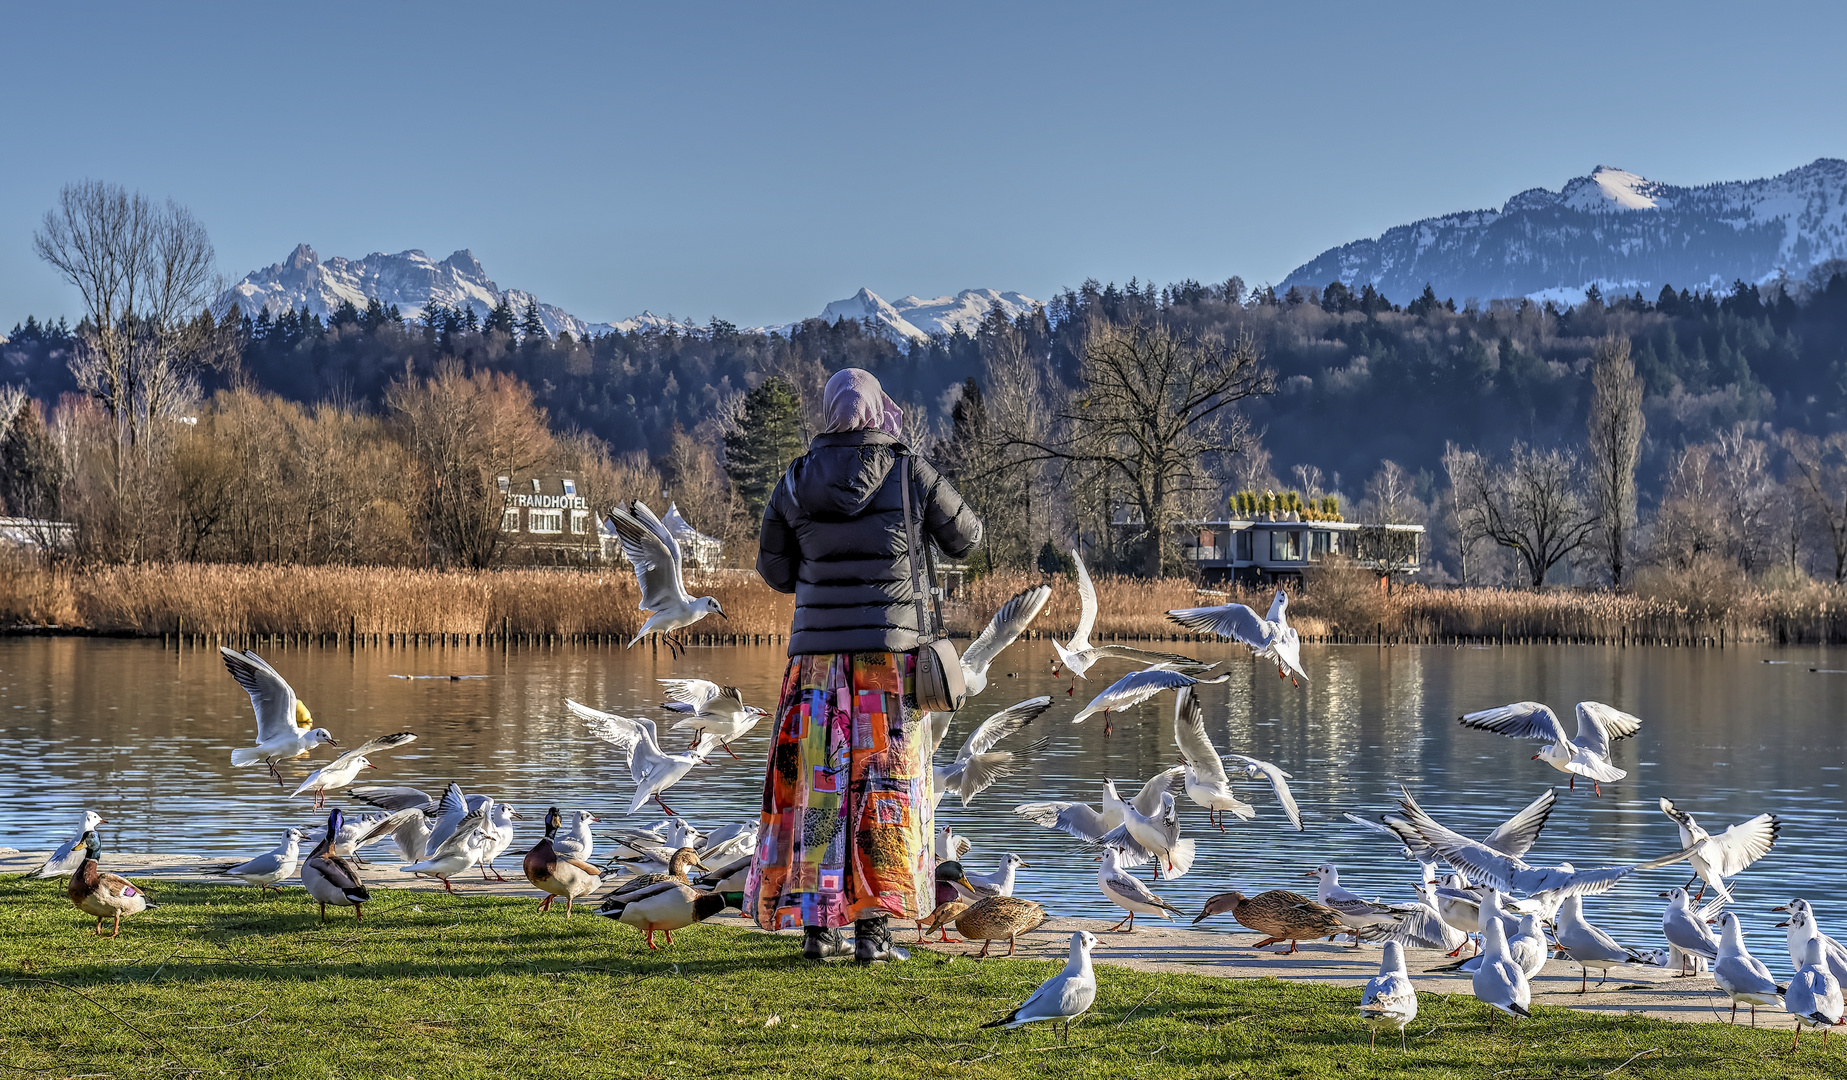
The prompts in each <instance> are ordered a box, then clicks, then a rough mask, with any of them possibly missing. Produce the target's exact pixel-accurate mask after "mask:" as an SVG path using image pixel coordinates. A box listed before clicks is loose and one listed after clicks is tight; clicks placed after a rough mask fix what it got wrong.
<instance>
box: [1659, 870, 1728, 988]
mask: <svg viewBox="0 0 1847 1080" xmlns="http://www.w3.org/2000/svg"><path fill="white" fill-rule="evenodd" d="M1661 895H1662V896H1664V897H1666V898H1667V910H1666V911H1665V912H1662V914H1661V934H1662V936H1663V937H1665V938H1667V943H1668V944H1669V945H1672V946H1673V947H1675V948H1676V949H1679V950H1680V951H1681V952H1682V953H1683V954H1685V955H1686V956H1697V957H1701V958H1703V959H1705V960H1708V961H1712V960H1717V959H1718V958H1719V939H1718V938H1716V937H1713V936H1712V930H1711V929H1710V928H1709V927H1708V926H1707V925H1706V919H1705V917H1704V916H1703V915H1701V914H1699V913H1696V912H1695V911H1694V910H1693V905H1692V904H1691V903H1690V902H1689V901H1688V898H1687V890H1685V889H1669V890H1668V891H1667V892H1664V893H1662V894H1661ZM1680 968H1681V970H1680V974H1681V975H1682V976H1685V975H1686V974H1687V970H1686V961H1685V959H1683V960H1682V961H1681V965H1680Z"/></svg>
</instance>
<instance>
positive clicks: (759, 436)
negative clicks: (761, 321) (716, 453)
mask: <svg viewBox="0 0 1847 1080" xmlns="http://www.w3.org/2000/svg"><path fill="white" fill-rule="evenodd" d="M805 449H806V446H805V445H804V443H803V441H802V412H801V399H800V398H799V397H798V396H797V394H796V391H795V386H794V385H793V384H792V383H790V382H789V381H788V380H787V379H784V378H781V377H777V376H772V377H770V378H768V379H765V380H763V383H762V384H761V385H759V386H758V387H757V388H756V389H755V390H752V391H750V392H748V393H746V394H745V395H744V396H743V399H742V400H741V402H740V403H739V405H738V411H737V414H736V416H735V418H734V419H733V420H732V422H731V423H730V425H729V427H728V429H727V430H726V432H725V474H726V476H728V477H729V478H730V480H731V487H732V489H733V490H735V491H736V492H737V496H738V509H739V511H740V512H741V513H743V514H744V515H745V517H746V519H748V520H749V521H751V522H753V523H754V522H756V521H758V520H759V519H761V518H762V517H763V508H764V507H765V506H767V505H769V501H770V494H771V493H772V492H774V491H775V490H776V485H777V483H778V482H780V481H781V480H782V474H783V471H784V470H785V469H787V468H788V467H789V462H791V461H794V460H795V459H796V458H798V457H800V456H801V455H802V453H803V451H804V450H805Z"/></svg>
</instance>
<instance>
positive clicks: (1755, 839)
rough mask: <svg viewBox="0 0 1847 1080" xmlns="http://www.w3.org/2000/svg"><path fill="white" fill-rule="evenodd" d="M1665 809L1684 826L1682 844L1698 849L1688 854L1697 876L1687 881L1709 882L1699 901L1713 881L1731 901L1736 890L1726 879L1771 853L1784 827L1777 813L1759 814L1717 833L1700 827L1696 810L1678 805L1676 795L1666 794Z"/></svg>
mask: <svg viewBox="0 0 1847 1080" xmlns="http://www.w3.org/2000/svg"><path fill="white" fill-rule="evenodd" d="M1661 812H1662V813H1663V814H1666V815H1667V816H1668V817H1671V818H1673V819H1674V824H1675V825H1678V826H1680V846H1681V847H1684V848H1693V849H1694V852H1693V854H1692V855H1689V856H1688V857H1687V863H1688V865H1690V866H1692V867H1693V877H1691V878H1688V879H1687V885H1688V886H1689V887H1691V886H1692V884H1693V881H1694V879H1695V878H1697V879H1698V880H1700V881H1702V882H1704V883H1705V884H1703V885H1701V886H1700V889H1699V892H1698V893H1697V894H1696V895H1695V896H1694V897H1693V899H1694V900H1695V901H1698V900H1699V899H1700V898H1701V897H1703V896H1705V895H1706V886H1707V885H1710V886H1712V888H1713V890H1714V891H1716V892H1717V893H1718V894H1719V897H1720V899H1722V900H1725V901H1726V902H1728V903H1729V902H1730V901H1731V898H1732V891H1731V890H1730V889H1728V888H1726V887H1725V879H1726V878H1728V877H1737V876H1738V875H1739V874H1742V873H1744V871H1745V868H1746V867H1748V866H1750V865H1751V864H1752V863H1754V862H1756V861H1757V860H1759V859H1761V858H1763V857H1764V856H1765V855H1768V854H1769V853H1770V849H1771V848H1773V847H1775V846H1776V834H1777V831H1778V830H1779V829H1781V828H1782V827H1783V822H1782V820H1781V819H1780V818H1778V817H1777V816H1776V815H1775V814H1759V815H1757V816H1756V817H1754V818H1752V819H1751V820H1749V821H1741V822H1739V823H1738V824H1736V825H1733V826H1730V827H1728V828H1727V829H1726V830H1725V831H1724V832H1722V833H1720V834H1719V835H1717V836H1714V835H1712V834H1711V833H1709V832H1707V831H1706V830H1705V829H1702V828H1700V826H1699V822H1697V821H1694V820H1693V815H1692V814H1689V813H1687V812H1686V811H1685V810H1682V809H1680V808H1679V807H1677V806H1675V805H1674V800H1672V799H1669V798H1665V797H1664V798H1662V800H1661Z"/></svg>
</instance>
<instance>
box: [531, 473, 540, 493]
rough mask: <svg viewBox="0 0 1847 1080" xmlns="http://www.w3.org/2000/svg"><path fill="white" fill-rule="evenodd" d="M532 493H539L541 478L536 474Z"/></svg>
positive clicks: (533, 479)
mask: <svg viewBox="0 0 1847 1080" xmlns="http://www.w3.org/2000/svg"><path fill="white" fill-rule="evenodd" d="M532 493H533V494H534V495H537V494H538V493H539V478H538V477H536V476H535V477H533V478H532Z"/></svg>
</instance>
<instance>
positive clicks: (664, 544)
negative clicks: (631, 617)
mask: <svg viewBox="0 0 1847 1080" xmlns="http://www.w3.org/2000/svg"><path fill="white" fill-rule="evenodd" d="M635 505H636V507H637V508H638V510H639V511H640V512H642V513H645V512H646V511H647V507H645V506H642V505H641V504H640V503H636V504H635ZM647 516H648V517H649V518H650V519H652V518H653V517H654V515H653V514H648V515H647ZM656 524H658V522H657V523H656ZM609 527H610V528H611V529H612V530H614V531H615V534H616V538H617V539H618V540H620V541H621V542H622V554H623V555H625V556H627V558H628V561H629V563H630V565H632V566H634V568H635V580H636V581H637V582H639V583H640V585H641V604H640V606H639V609H640V610H642V611H661V610H664V609H666V608H672V607H679V606H681V605H685V604H690V603H692V597H691V596H689V595H687V592H686V586H685V585H684V584H682V583H681V581H680V564H679V560H678V559H677V558H676V557H675V551H676V550H677V546H669V545H672V544H673V543H674V541H673V537H671V536H665V537H663V533H664V531H665V530H663V532H658V533H657V532H655V531H654V529H653V528H652V527H651V526H649V525H648V524H647V522H645V521H643V520H642V519H641V518H640V517H638V516H637V515H636V514H634V513H630V512H629V511H627V510H625V509H623V508H622V507H621V506H617V507H616V508H615V509H613V510H611V511H610V512H609Z"/></svg>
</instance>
